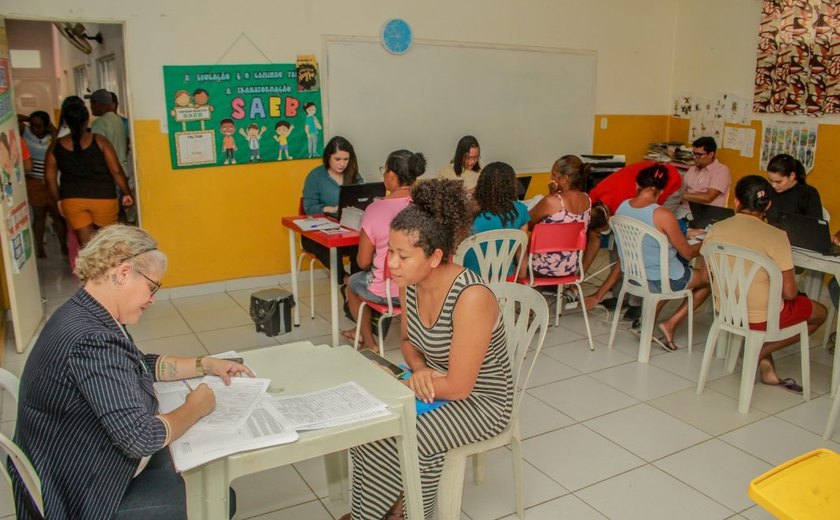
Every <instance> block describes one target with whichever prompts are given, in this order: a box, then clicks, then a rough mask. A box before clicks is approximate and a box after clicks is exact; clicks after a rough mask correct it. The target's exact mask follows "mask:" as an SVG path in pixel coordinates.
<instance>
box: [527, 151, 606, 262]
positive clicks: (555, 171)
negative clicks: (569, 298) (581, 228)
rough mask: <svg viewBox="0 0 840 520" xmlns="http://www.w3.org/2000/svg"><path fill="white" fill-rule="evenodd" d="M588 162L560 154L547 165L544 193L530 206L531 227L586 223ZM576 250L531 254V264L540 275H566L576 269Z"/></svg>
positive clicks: (587, 223) (587, 210) (589, 206)
mask: <svg viewBox="0 0 840 520" xmlns="http://www.w3.org/2000/svg"><path fill="white" fill-rule="evenodd" d="M588 172H589V166H588V165H586V164H584V163H583V161H581V160H580V158H579V157H577V156H575V155H564V156H563V157H561V158H559V159H557V160H556V161H554V165H553V166H552V167H551V181H549V183H548V191H549V195H548V197H545V198H543V199H542V200H541V201H539V202H538V203H537V205H536V206H534V208H533V209H532V210H531V227H532V228H533V227H534V226H535V225H536V224H539V223H543V222H544V223H549V224H551V223H556V222H583V223H584V224H586V226H589V219H590V214H591V212H592V202H591V201H590V200H589V195H587V194H586V192H585V191H583V190H584V187H585V186H586V175H587V173H588ZM579 254H580V253H579V252H577V251H570V252H562V251H560V252H557V253H545V254H535V255H534V256H533V259H532V265H533V269H534V272H535V273H538V274H539V275H540V276H557V277H560V276H569V275H571V274H574V273H575V272H577V269H578V255H579Z"/></svg>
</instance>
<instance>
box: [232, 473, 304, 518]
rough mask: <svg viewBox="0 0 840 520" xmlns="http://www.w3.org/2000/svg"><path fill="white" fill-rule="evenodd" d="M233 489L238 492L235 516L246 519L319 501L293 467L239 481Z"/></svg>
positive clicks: (234, 482)
mask: <svg viewBox="0 0 840 520" xmlns="http://www.w3.org/2000/svg"><path fill="white" fill-rule="evenodd" d="M231 487H233V489H234V491H236V516H237V517H239V518H243V519H244V518H251V517H254V516H257V515H264V514H266V513H270V512H271V511H277V510H279V509H283V508H287V507H291V506H294V505H298V504H303V503H306V502H312V501H313V500H316V498H317V497H316V496H315V494H314V493H312V491H311V490H310V489H309V486H307V485H306V483H305V482H304V481H303V479H302V478H301V477H300V475H298V473H297V472H296V471H295V470H294V468H293V467H292V466H283V467H280V468H275V469H272V470H268V471H262V472H260V473H255V474H253V475H248V476H245V477H242V478H238V479H236V480H234V481H233V483H232V484H231ZM319 506H320V504H319ZM272 518H273V517H272ZM289 518H292V517H289Z"/></svg>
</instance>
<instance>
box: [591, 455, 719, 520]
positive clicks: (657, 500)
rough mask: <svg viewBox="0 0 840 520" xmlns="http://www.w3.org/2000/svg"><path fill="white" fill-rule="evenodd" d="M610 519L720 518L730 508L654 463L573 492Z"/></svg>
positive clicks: (693, 519)
mask: <svg viewBox="0 0 840 520" xmlns="http://www.w3.org/2000/svg"><path fill="white" fill-rule="evenodd" d="M575 494H576V495H577V496H578V497H580V498H581V499H582V500H583V501H584V502H586V503H587V504H589V505H590V506H592V507H594V508H595V509H597V510H598V511H601V512H602V513H604V514H605V515H607V517H609V518H611V519H613V520H624V519H626V520H638V519H640V518H644V519H645V520H673V519H675V518H679V519H681V520H723V519H725V518H729V517H730V516H732V514H733V511H730V510H728V509H726V508H725V507H723V506H722V505H720V504H718V503H717V502H715V501H713V500H711V499H710V498H708V497H706V496H704V495H702V494H701V493H698V492H697V491H695V490H693V489H691V488H690V487H688V486H686V485H685V484H683V483H682V482H680V481H679V480H677V479H675V478H674V477H672V476H670V475H668V474H666V473H665V472H663V471H660V470H659V469H656V468H654V467H653V466H644V467H641V468H638V469H634V470H633V471H629V472H627V473H624V474H622V475H619V476H617V477H614V478H611V479H609V480H607V481H604V482H601V483H600V484H596V485H594V486H592V487H589V488H586V489H584V490H581V491H578V492H577V493H575Z"/></svg>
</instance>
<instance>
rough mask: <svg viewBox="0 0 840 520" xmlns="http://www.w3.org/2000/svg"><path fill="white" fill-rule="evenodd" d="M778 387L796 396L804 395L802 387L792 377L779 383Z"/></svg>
mask: <svg viewBox="0 0 840 520" xmlns="http://www.w3.org/2000/svg"><path fill="white" fill-rule="evenodd" d="M777 384H778V386H780V387H782V388H784V389H785V390H787V391H788V392H793V393H794V394H799V395H802V385H800V384H799V383H797V382H796V380H795V379H794V378H792V377H787V378H785V379H782V380H781V381H779V382H778V383H777Z"/></svg>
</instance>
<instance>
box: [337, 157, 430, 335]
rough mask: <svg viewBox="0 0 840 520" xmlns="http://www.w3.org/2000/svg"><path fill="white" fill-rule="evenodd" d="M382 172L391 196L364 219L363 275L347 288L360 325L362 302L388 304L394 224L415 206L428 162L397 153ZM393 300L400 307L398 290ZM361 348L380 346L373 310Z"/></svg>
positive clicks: (365, 320)
mask: <svg viewBox="0 0 840 520" xmlns="http://www.w3.org/2000/svg"><path fill="white" fill-rule="evenodd" d="M380 170H382V176H383V180H384V182H385V189H386V190H388V195H387V196H386V197H385V198H384V199H381V200H377V201H374V202H373V203H372V204H371V205H370V206H368V207H367V209H366V210H365V214H364V215H363V216H362V227H361V229H360V230H359V252H358V254H357V255H356V261H357V262H358V264H359V268H360V269H362V271H359V272H358V273H354V274H353V275H351V276H350V280H349V282H348V284H347V304H348V306H349V307H350V312H351V313H352V314H353V319H354V320H356V321H358V320H359V319H360V317H359V306H360V305H361V303H362V298H364V299H365V300H368V301H372V302H374V303H378V304H387V303H388V302H387V300H386V292H385V284H386V283H387V280H385V278H384V276H383V274H384V271H385V262H386V260H387V256H388V235H389V234H390V232H391V220H393V219H394V217H395V216H396V215H397V213H399V212H400V211H402V210H403V209H404V208H405V207H406V206H408V204H409V203H410V202H411V186H412V185H413V184H414V181H415V179H417V177H419V176H421V175H423V173H424V172H425V171H426V158H425V157H424V156H423V154H422V153H414V152H410V151H408V150H397V151H395V152H391V154H390V155H388V159H387V160H386V161H385V166H382V167H381V168H380ZM391 294H392V296H391V300H392V302H393V304H394V305H399V303H400V298H399V292H398V290H397V289H396V287H395V288H394V289H393V291H392V293H391ZM361 320H362V322H361V326H360V334H361V336H362V337H361V345H362V347H364V348H369V349H372V350H377V351H378V347H377V343H376V341H375V340H374V338H373V329H372V327H371V324H370V309H369V308H368V307H365V308H364V310H363V312H362V316H361ZM341 335H342V336H344V338H345V339H347V340H349V341H351V342H353V341H354V340H355V336H356V329H348V330H344V331H342V332H341Z"/></svg>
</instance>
